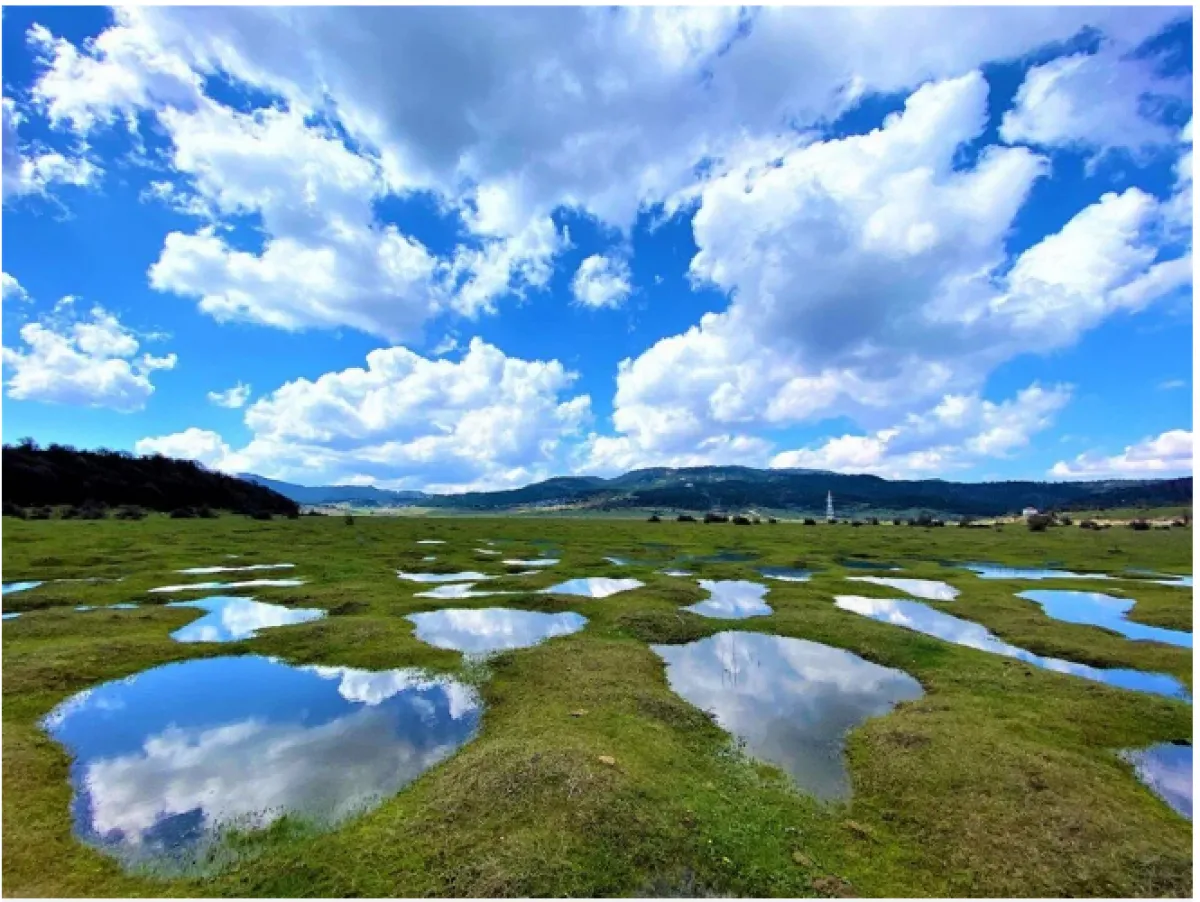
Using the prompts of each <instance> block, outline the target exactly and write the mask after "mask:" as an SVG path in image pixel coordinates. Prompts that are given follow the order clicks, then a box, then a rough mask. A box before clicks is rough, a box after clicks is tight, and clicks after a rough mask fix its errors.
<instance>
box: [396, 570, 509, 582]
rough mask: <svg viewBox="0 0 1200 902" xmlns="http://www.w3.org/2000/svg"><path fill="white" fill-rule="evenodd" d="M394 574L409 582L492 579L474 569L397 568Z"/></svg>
mask: <svg viewBox="0 0 1200 902" xmlns="http://www.w3.org/2000/svg"><path fill="white" fill-rule="evenodd" d="M396 576H398V577H399V578H400V579H406V580H408V581H409V582H410V583H464V582H470V581H471V580H481V579H494V578H495V577H491V576H488V575H487V574H486V573H476V572H475V571H474V570H464V571H463V572H462V573H406V572H404V571H403V570H397V571H396Z"/></svg>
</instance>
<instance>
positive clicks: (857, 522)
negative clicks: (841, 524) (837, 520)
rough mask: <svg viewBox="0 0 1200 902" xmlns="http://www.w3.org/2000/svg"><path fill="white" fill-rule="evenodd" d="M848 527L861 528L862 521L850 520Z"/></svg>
mask: <svg viewBox="0 0 1200 902" xmlns="http://www.w3.org/2000/svg"><path fill="white" fill-rule="evenodd" d="M850 525H851V526H862V525H863V521H862V520H851V521H850Z"/></svg>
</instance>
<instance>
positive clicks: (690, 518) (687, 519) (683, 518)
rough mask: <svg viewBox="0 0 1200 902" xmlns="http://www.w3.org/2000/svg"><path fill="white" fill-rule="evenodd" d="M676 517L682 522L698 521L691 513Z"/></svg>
mask: <svg viewBox="0 0 1200 902" xmlns="http://www.w3.org/2000/svg"><path fill="white" fill-rule="evenodd" d="M675 519H676V520H678V521H679V522H680V523H695V522H696V518H695V517H693V516H692V515H691V514H680V515H679V516H678V517H676V518H675Z"/></svg>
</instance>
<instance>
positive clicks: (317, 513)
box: [304, 510, 325, 517]
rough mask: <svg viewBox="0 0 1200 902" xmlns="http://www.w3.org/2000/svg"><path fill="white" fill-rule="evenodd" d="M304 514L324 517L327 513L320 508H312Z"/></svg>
mask: <svg viewBox="0 0 1200 902" xmlns="http://www.w3.org/2000/svg"><path fill="white" fill-rule="evenodd" d="M304 516H306V517H324V516H325V515H324V514H323V513H321V512H320V511H319V510H310V511H309V512H308V513H307V514H305V515H304Z"/></svg>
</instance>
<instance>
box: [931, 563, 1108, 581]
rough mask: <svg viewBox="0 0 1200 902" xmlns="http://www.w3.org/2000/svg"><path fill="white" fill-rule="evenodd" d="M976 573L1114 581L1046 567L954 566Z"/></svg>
mask: <svg viewBox="0 0 1200 902" xmlns="http://www.w3.org/2000/svg"><path fill="white" fill-rule="evenodd" d="M951 566H961V567H964V568H966V569H967V570H970V571H972V572H973V573H975V574H976V575H977V576H978V577H979V578H980V579H1112V577H1111V576H1109V575H1108V574H1107V573H1076V572H1074V571H1073V570H1055V569H1052V568H1046V567H1002V566H1000V565H999V564H953V565H951Z"/></svg>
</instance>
